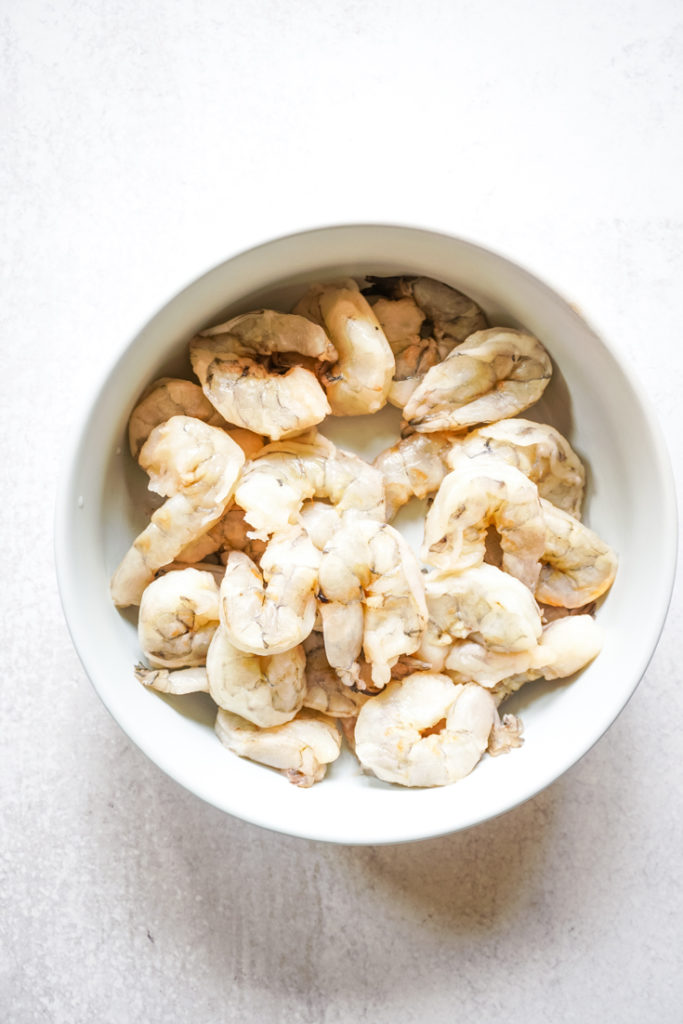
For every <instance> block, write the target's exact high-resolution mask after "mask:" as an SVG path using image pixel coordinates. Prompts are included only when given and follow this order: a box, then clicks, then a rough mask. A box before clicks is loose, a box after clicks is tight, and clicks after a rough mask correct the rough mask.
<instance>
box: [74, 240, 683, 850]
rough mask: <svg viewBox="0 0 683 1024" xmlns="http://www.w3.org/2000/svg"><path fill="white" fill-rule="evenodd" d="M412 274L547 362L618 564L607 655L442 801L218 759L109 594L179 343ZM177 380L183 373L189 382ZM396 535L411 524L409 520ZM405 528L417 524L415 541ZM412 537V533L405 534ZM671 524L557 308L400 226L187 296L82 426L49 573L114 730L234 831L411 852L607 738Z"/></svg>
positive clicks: (656, 463) (129, 354)
mask: <svg viewBox="0 0 683 1024" xmlns="http://www.w3.org/2000/svg"><path fill="white" fill-rule="evenodd" d="M364 273H375V274H396V273H420V274H426V275H428V276H431V277H435V278H438V279H440V280H443V281H445V282H447V283H449V284H451V285H454V286H456V287H458V288H460V289H462V290H463V291H465V292H466V293H468V294H470V295H472V296H473V297H474V298H476V299H477V300H478V301H479V302H480V303H481V305H482V306H483V307H484V309H485V310H486V311H487V313H488V314H489V317H490V321H491V323H494V324H497V323H507V324H512V325H519V326H524V327H525V328H527V329H528V330H530V331H531V332H532V333H533V334H535V335H537V336H538V337H539V338H540V339H541V340H542V341H543V343H544V344H545V346H546V347H547V349H548V351H549V353H550V355H551V356H552V358H553V361H554V363H555V373H554V377H553V381H552V383H551V385H550V387H549V388H548V390H547V392H546V395H545V396H544V399H543V401H542V403H540V405H539V406H537V407H534V409H533V410H530V411H529V413H527V414H526V415H529V416H533V417H534V418H537V419H541V420H546V421H549V422H552V423H554V424H555V425H556V426H557V427H558V428H559V429H560V430H562V432H563V433H565V434H566V435H567V436H568V437H569V439H570V440H571V442H572V444H573V445H574V447H575V448H576V449H577V451H578V452H579V454H580V455H581V456H582V457H583V458H584V459H585V461H586V464H587V467H588V492H587V501H586V516H585V518H586V521H587V522H588V523H589V524H590V525H591V526H592V527H593V528H594V529H596V530H597V531H598V533H600V534H601V535H602V536H603V537H604V538H605V539H606V540H607V541H608V542H609V543H610V544H611V545H612V546H613V547H614V548H615V549H616V550H617V552H618V554H619V558H620V564H619V572H618V575H617V579H616V582H615V583H614V586H613V587H612V589H611V591H610V593H609V594H608V596H607V598H606V600H604V601H603V603H602V605H601V607H600V608H599V610H598V620H599V622H600V624H601V626H602V627H603V629H604V633H605V645H604V649H603V651H602V653H601V654H600V656H599V658H598V659H597V660H596V661H595V662H594V663H593V664H592V665H591V666H590V667H589V668H587V669H586V670H585V671H584V672H582V673H580V674H579V675H578V676H577V677H576V678H575V679H574V680H573V681H571V682H561V683H553V684H550V683H546V682H543V681H541V682H538V683H533V684H528V685H527V687H525V688H524V689H523V690H522V691H520V693H519V694H518V695H516V697H515V698H514V699H513V700H514V702H515V704H514V710H518V711H520V712H521V714H522V717H523V720H524V725H525V743H524V746H523V747H522V748H521V749H520V750H515V751H513V752H512V753H511V754H509V755H507V756H506V757H502V758H496V759H492V758H488V757H486V758H484V759H483V761H482V762H481V763H480V764H479V765H478V767H477V768H476V769H475V771H474V772H473V773H472V774H471V775H470V776H469V777H468V778H466V779H464V780H462V781H461V782H459V783H457V784H456V785H455V786H450V787H445V788H439V789H428V790H411V789H403V788H401V787H398V786H391V785H387V784H385V783H382V782H379V781H378V780H376V779H374V778H372V777H369V776H367V775H362V774H361V772H360V770H359V768H358V766H357V764H356V763H355V761H354V759H353V758H352V756H351V755H350V754H349V753H346V754H345V755H343V756H342V758H340V760H339V761H338V762H336V763H335V764H334V765H332V767H331V769H330V770H329V772H328V775H327V777H326V779H325V780H324V781H323V782H322V783H320V784H318V785H316V786H314V787H313V788H311V789H309V790H302V789H299V788H297V787H295V786H292V785H290V784H289V783H288V782H286V781H285V779H284V778H283V777H282V776H281V775H280V774H278V773H276V772H274V771H272V770H271V769H268V768H265V767H262V766H260V765H257V764H254V763H252V762H249V761H246V760H242V759H240V758H238V757H236V756H235V755H233V754H231V753H230V752H228V751H227V750H225V749H224V748H223V747H222V746H221V744H220V743H219V741H218V739H217V738H216V736H215V734H214V732H213V719H214V709H213V705H212V704H211V701H210V700H209V698H208V697H207V696H206V695H203V694H196V695H192V696H187V697H182V698H180V697H179V698H171V697H162V696H160V695H159V694H157V693H154V692H151V691H149V690H146V689H144V688H143V687H142V686H140V684H139V683H137V682H136V680H135V678H134V676H133V665H134V663H135V662H136V661H137V660H138V659H139V657H140V652H139V649H138V644H137V636H136V630H135V625H134V623H135V616H134V615H133V614H130V613H127V612H126V613H121V612H120V611H117V610H116V609H115V608H114V606H113V605H112V603H111V600H110V597H109V589H108V588H109V579H110V577H111V574H112V571H113V570H114V568H115V567H116V565H117V563H118V561H119V560H120V558H121V556H122V555H123V553H124V551H125V550H126V549H127V547H128V545H129V543H130V541H131V540H132V538H133V537H134V535H135V534H136V533H137V532H138V531H139V530H140V529H141V528H142V526H143V525H144V523H145V517H146V515H147V514H148V512H149V509H150V505H149V498H148V494H147V491H146V478H145V477H144V474H143V473H142V472H141V471H140V470H139V469H138V467H137V466H135V465H134V463H133V461H132V459H131V458H130V456H129V454H128V452H127V446H126V440H125V431H126V422H127V419H128V416H129V414H130V411H131V409H132V408H133V405H134V403H135V400H136V398H137V396H138V395H139V393H140V391H141V390H142V389H143V387H144V386H145V385H146V384H147V383H148V382H149V381H151V380H153V379H154V378H155V377H158V376H160V375H161V374H164V373H176V372H178V371H181V372H182V371H189V364H188V363H187V356H186V350H187V343H188V341H189V339H190V338H191V337H192V336H193V335H194V334H195V333H196V331H197V330H198V329H199V328H201V327H203V326H206V325H208V324H211V323H217V322H219V321H220V320H221V319H223V318H225V316H226V314H228V313H232V312H240V311H244V310H247V309H249V308H254V307H256V306H260V305H273V306H278V305H281V308H284V309H288V308H290V307H289V306H288V305H287V303H291V302H293V301H294V299H295V298H296V297H297V296H298V294H300V292H301V291H302V290H303V287H304V285H305V284H306V283H307V282H310V281H313V280H321V279H322V280H324V279H326V278H328V279H329V278H333V277H336V276H340V275H362V274H364ZM187 375H188V376H189V373H187ZM397 424H398V414H397V413H396V412H395V411H393V410H390V409H389V410H386V411H382V412H381V413H379V414H377V415H376V416H375V417H372V418H369V417H362V418H354V419H353V420H338V421H336V422H329V423H328V424H327V425H326V428H325V429H326V431H329V434H330V436H331V437H332V438H333V439H334V440H336V441H337V442H338V443H340V444H342V445H346V446H347V447H355V448H356V450H358V451H360V452H361V453H362V454H365V455H369V456H372V455H374V453H375V452H377V451H379V450H380V449H381V448H382V447H384V446H385V445H386V444H389V443H392V442H393V440H395V439H396V429H397ZM408 518H409V517H408ZM414 528H415V526H414V524H413V526H412V529H414ZM410 530H411V526H410V523H408V533H410ZM675 549H676V510H675V498H674V489H673V483H672V477H671V470H670V466H669V461H668V457H667V454H666V451H665V448H664V445H663V442H662V439H661V436H660V432H659V429H658V427H657V425H656V423H655V420H654V419H653V415H652V413H651V411H650V410H649V408H648V405H647V403H646V402H645V401H644V399H643V397H642V396H641V395H640V393H639V391H638V388H637V387H636V386H635V384H634V382H633V381H632V379H631V378H630V376H629V374H628V373H627V372H626V370H625V369H624V367H623V366H622V365H621V362H620V360H619V358H618V356H617V355H616V354H615V353H614V352H613V351H612V350H611V349H610V348H609V347H608V346H607V345H606V344H605V342H604V341H602V340H601V339H600V338H599V337H598V336H597V334H596V333H595V332H594V330H593V329H592V328H591V327H590V326H589V325H588V324H587V323H586V321H585V320H584V319H583V317H582V316H580V315H579V314H578V313H577V312H576V310H575V309H574V308H573V307H572V306H570V305H569V304H568V303H567V302H566V301H565V300H564V299H562V298H561V297H560V296H559V295H558V294H557V293H556V292H554V291H553V290H552V289H551V288H549V287H548V286H547V285H546V284H544V283H543V282H542V281H540V280H538V279H537V278H536V277H534V276H532V275H531V274H530V273H528V272H527V271H526V270H524V269H522V268H521V267H519V266H518V265H516V264H514V263H512V262H510V261H509V260H507V259H504V258H502V257H501V256H499V255H496V254H495V253H493V252H490V251H488V250H486V249H483V248H480V247H479V246H477V245H473V244H472V243H470V242H466V241H463V240H461V239H457V238H452V237H448V236H445V235H441V234H436V233H433V232H429V231H422V230H416V229H413V228H404V227H395V226H380V225H360V226H341V227H332V228H323V229H320V230H316V231H307V232H304V233H302V234H297V235H293V236H290V237H286V238H279V239H276V240H274V241H272V242H268V243H266V244H264V245H260V246H258V247H256V248H254V249H250V250H249V251H247V252H244V253H241V254H240V255H238V256H235V257H233V258H232V259H229V260H228V261H227V262H225V263H223V264H221V266H219V267H216V268H215V269H214V270H211V271H210V272H209V273H207V274H205V275H204V276H203V277H201V278H199V280H197V281H195V282H194V283H193V284H191V285H189V287H188V288H186V289H185V290H184V291H183V292H181V293H180V294H179V295H177V296H176V297H175V298H173V299H171V301H170V302H169V303H168V304H167V305H166V306H164V308H163V309H162V310H161V311H160V312H159V313H158V314H157V315H156V316H155V317H154V318H153V319H152V320H151V321H150V322H149V323H148V324H147V325H146V326H145V327H144V328H143V329H142V330H141V331H140V333H139V334H138V335H137V337H135V338H134V339H133V340H132V341H131V343H130V344H129V345H128V346H127V347H126V348H125V350H124V351H123V353H122V354H121V356H120V358H119V359H118V361H117V362H116V363H115V365H114V366H113V368H112V369H111V371H110V372H109V374H108V375H107V377H106V379H105V380H104V381H103V383H102V387H101V389H100V391H99V393H98V394H97V395H96V396H95V398H94V401H93V403H92V405H91V407H90V410H89V412H88V413H87V416H86V417H85V420H84V422H83V424H82V426H81V428H80V431H79V433H78V438H77V441H76V444H75V446H74V449H73V451H72V453H71V456H70V462H69V466H68V470H67V473H66V477H65V480H64V483H63V486H62V489H61V493H60V496H59V499H58V506H57V517H56V557H57V570H58V578H59V585H60V590H61V595H62V601H63V605H64V611H65V614H66V618H67V621H68V624H69V628H70V631H71V635H72V637H73V641H74V644H75V646H76V649H77V651H78V653H79V655H80V658H81V660H82V662H83V665H84V667H85V670H86V672H87V673H88V675H89V677H90V679H91V680H92V683H93V685H94V687H95V689H96V690H97V692H98V693H99V695H100V697H101V698H102V700H103V701H104V703H105V705H106V706H107V708H108V709H109V711H110V712H111V714H112V715H113V716H114V718H115V719H116V721H117V722H118V723H119V725H120V726H121V727H122V729H123V730H124V731H125V732H126V733H127V734H128V736H130V738H131V739H132V740H133V741H134V742H135V743H136V744H137V745H138V746H139V747H140V748H141V749H142V750H143V751H144V752H145V753H146V754H147V755H148V757H150V758H151V759H152V760H153V761H154V762H155V763H156V764H157V765H158V766H159V767H160V768H162V769H163V770H164V771H165V772H167V773H168V774H169V775H170V776H172V777H173V778H174V779H176V780H177V781H178V782H180V783H181V784H182V785H184V786H186V787H187V788H188V789H189V790H191V791H192V792H193V793H196V794H197V795H198V796H200V797H202V798H203V799H204V800H207V801H209V802H210V803H212V804H214V805H215V806H216V807H220V808H222V809H223V810H225V811H228V812H229V813H230V814H234V815H236V816H238V817H240V818H243V819H245V820H247V821H251V822H254V823H256V824H259V825H262V826H265V827H268V828H271V829H275V830H277V831H280V832H286V833H291V834H292V835H297V836H307V837H310V838H314V839H324V840H330V841H334V842H341V843H385V842H399V841H404V840H412V839H420V838H425V837H427V836H435V835H439V834H443V833H447V832H451V831H455V830H457V829H462V828H466V827H468V826H471V825H474V824H475V823H477V822H481V821H484V820H485V819H487V818H490V817H492V816H494V815H497V814H500V813H502V812H504V811H507V810H509V809H510V808H512V807H514V806H515V805H517V804H519V803H520V802H521V801H523V800H526V799H527V798H529V797H531V796H533V795H534V794H535V793H537V792H538V791H539V790H541V789H542V788H543V787H545V786H547V785H548V784H549V783H551V782H553V781H554V780H555V779H557V778H558V776H560V775H561V774H562V773H563V772H565V771H566V770H567V769H568V768H569V767H570V766H571V765H573V764H574V763H575V762H576V761H577V760H578V759H579V758H580V757H581V756H582V755H583V754H584V753H586V751H587V750H588V749H589V748H590V747H591V746H592V744H593V743H595V741H596V740H597V739H598V738H599V737H600V736H601V735H602V734H603V733H604V732H605V730H606V729H607V728H608V727H609V726H610V724H611V723H612V722H613V721H614V719H615V718H616V716H617V715H618V714H619V712H620V711H621V709H622V708H623V706H624V704H625V703H626V701H627V700H628V699H629V697H630V696H631V694H632V693H633V691H634V689H635V687H636V686H637V684H638V682H639V680H640V678H641V676H642V674H643V672H644V671H645V668H646V666H647V663H648V661H649V659H650V656H651V655H652V652H653V650H654V648H655V645H656V643H657V639H658V637H659V633H660V630H661V628H662V625H663V622H664V618H665V615H666V610H667V606H668V602H669V597H670V592H671V587H672V583H673V572H674V565H675Z"/></svg>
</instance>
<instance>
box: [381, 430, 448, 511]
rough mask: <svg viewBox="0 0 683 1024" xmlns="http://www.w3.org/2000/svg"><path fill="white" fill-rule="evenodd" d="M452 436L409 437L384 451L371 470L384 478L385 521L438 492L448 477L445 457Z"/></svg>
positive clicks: (422, 435) (442, 434) (440, 433)
mask: <svg viewBox="0 0 683 1024" xmlns="http://www.w3.org/2000/svg"><path fill="white" fill-rule="evenodd" d="M454 436H455V435H453V434H449V433H446V432H438V433H434V434H411V435H410V436H409V437H404V438H402V439H401V440H400V441H399V442H398V443H397V444H394V445H392V446H391V447H390V448H385V449H384V451H382V452H380V453H379V455H378V456H377V457H376V458H375V461H374V462H373V466H374V467H375V469H379V470H380V472H381V473H382V474H383V475H384V492H385V497H386V514H387V520H391V519H393V518H394V516H395V515H396V513H397V512H398V510H399V509H400V508H401V507H402V506H403V505H405V504H406V502H407V501H410V499H411V498H413V497H414V498H426V497H427V495H428V494H432V493H433V492H434V491H437V490H438V489H439V486H440V485H441V481H442V480H443V478H444V477H445V476H446V474H447V473H448V468H449V467H448V463H447V462H446V456H447V454H448V452H449V451H450V449H451V447H452V445H453V439H454Z"/></svg>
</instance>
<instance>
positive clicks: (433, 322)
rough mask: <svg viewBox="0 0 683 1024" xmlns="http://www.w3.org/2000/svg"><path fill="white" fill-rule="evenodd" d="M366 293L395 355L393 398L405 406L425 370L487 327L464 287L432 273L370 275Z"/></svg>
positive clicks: (481, 311) (390, 392) (399, 406)
mask: <svg viewBox="0 0 683 1024" xmlns="http://www.w3.org/2000/svg"><path fill="white" fill-rule="evenodd" d="M367 280H368V281H370V282H371V285H370V287H369V288H364V289H363V294H364V295H365V296H366V297H367V299H368V302H369V303H370V305H371V306H372V308H373V311H374V313H375V315H376V317H377V319H378V320H379V322H380V324H381V326H382V329H383V330H384V333H385V334H386V336H387V339H388V341H389V344H390V345H391V349H392V352H393V353H394V358H395V359H396V371H395V373H394V379H393V381H392V385H391V389H390V391H389V401H390V402H391V403H392V405H396V406H398V408H399V409H402V408H403V406H404V405H405V404H406V402H407V401H408V399H409V398H410V396H411V395H412V393H413V391H414V390H415V388H416V387H417V386H418V384H419V383H420V381H421V380H422V378H423V377H424V375H425V373H426V372H427V370H429V369H430V368H431V367H432V366H435V365H436V364H437V363H440V362H441V360H442V359H445V358H446V356H447V355H448V353H449V352H450V351H451V349H452V348H453V346H454V345H457V344H458V343H459V342H461V341H464V340H465V338H468V337H469V336H470V334H472V333H473V332H474V331H480V330H482V329H483V328H485V327H487V326H488V324H487V320H486V317H485V315H484V312H483V310H482V309H481V308H480V307H479V306H478V305H477V303H476V302H474V300H473V299H470V298H469V297H468V296H467V295H463V293H462V292H459V291H456V289H455V288H450V287H449V286H448V285H447V284H443V283H442V282H441V281H435V280H434V279H433V278H431V277H372V276H369V277H368V278H367Z"/></svg>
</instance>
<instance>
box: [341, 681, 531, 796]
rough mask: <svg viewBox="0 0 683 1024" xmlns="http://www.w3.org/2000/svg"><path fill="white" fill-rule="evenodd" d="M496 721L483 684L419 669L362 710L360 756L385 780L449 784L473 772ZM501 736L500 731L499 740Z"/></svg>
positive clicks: (357, 735)
mask: <svg viewBox="0 0 683 1024" xmlns="http://www.w3.org/2000/svg"><path fill="white" fill-rule="evenodd" d="M496 724H498V713H497V711H496V705H495V702H494V700H493V698H492V697H491V694H490V693H488V692H487V691H486V690H484V689H483V688H482V687H480V686H477V685H476V684H475V683H470V684H468V685H467V686H459V685H456V684H455V683H453V681H452V680H451V679H449V678H448V676H445V675H440V674H436V673H432V672H416V673H414V674H413V675H410V676H406V678H405V679H404V680H402V681H401V682H395V683H390V684H389V686H387V687H386V689H385V690H383V691H382V693H380V694H378V695H377V696H376V697H372V698H371V699H370V700H369V701H368V702H367V703H366V704H364V705H363V707H362V708H361V709H360V712H359V714H358V720H357V722H356V728H355V742H356V755H357V756H358V759H359V761H360V762H361V764H362V765H363V767H364V768H366V769H368V770H369V771H371V772H373V773H374V774H375V775H376V776H377V777H378V778H379V779H383V780H384V781H385V782H397V783H399V785H401V786H445V785H448V784H449V783H452V782H457V781H458V779H462V778H464V777H465V776H466V775H469V773H470V772H471V771H472V769H473V768H474V767H475V765H476V764H477V763H478V762H479V760H480V759H481V757H482V755H483V754H484V752H485V750H486V748H487V746H488V742H489V737H490V736H491V732H492V730H493V728H494V725H496ZM501 739H502V737H501V735H500V732H499V734H498V745H500V741H501ZM513 742H514V741H513Z"/></svg>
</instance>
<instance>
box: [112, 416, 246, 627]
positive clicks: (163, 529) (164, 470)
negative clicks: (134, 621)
mask: <svg viewBox="0 0 683 1024" xmlns="http://www.w3.org/2000/svg"><path fill="white" fill-rule="evenodd" d="M140 465H141V466H142V468H143V469H145V470H146V471H147V472H148V473H149V476H150V483H149V486H150V489H151V490H154V491H156V492H157V494H161V495H162V496H167V497H168V500H167V501H166V502H164V504H163V505H162V506H161V508H158V509H157V510H156V511H155V512H154V513H153V514H152V519H151V522H150V524H149V525H148V526H147V527H146V528H145V529H144V530H143V532H142V533H141V534H140V535H139V536H138V537H137V538H136V539H135V541H133V544H132V546H131V548H130V549H129V551H128V552H127V553H126V555H125V556H124V558H123V560H122V562H121V564H120V565H119V567H118V569H117V570H116V572H115V573H114V576H113V578H112V581H111V594H112V598H113V600H114V604H116V605H118V606H119V607H127V606H128V605H131V604H139V603H140V599H141V597H142V593H143V591H144V589H145V587H146V586H147V585H148V584H149V583H151V582H152V580H153V579H154V575H155V573H156V572H157V570H158V569H161V568H162V566H164V565H167V564H168V563H169V562H171V561H173V559H174V558H175V557H176V555H178V553H179V552H180V551H182V549H183V548H184V547H185V546H186V545H187V544H189V543H190V541H192V540H194V539H195V538H196V537H199V536H201V535H202V534H203V533H206V531H207V530H210V529H211V527H212V526H213V525H214V523H216V522H217V521H218V520H219V519H220V518H221V516H222V515H223V512H224V510H225V508H226V507H227V505H228V503H229V502H230V500H231V498H232V494H233V491H234V489H235V484H236V483H237V478H238V476H239V473H240V470H241V469H242V466H243V465H244V452H243V451H242V449H241V448H240V447H239V445H237V444H236V443H235V442H234V441H233V440H232V439H231V438H230V437H228V435H227V434H226V433H225V431H223V430H221V429H220V428H219V427H211V426H209V425H208V424H206V423H202V421H201V420H197V419H194V418H193V417H191V416H172V417H171V419H170V420H167V421H166V422H165V423H161V424H159V426H157V427H155V428H154V429H153V430H152V432H151V434H150V435H149V437H148V438H147V440H146V441H145V443H144V445H143V446H142V449H141V450H140Z"/></svg>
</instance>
